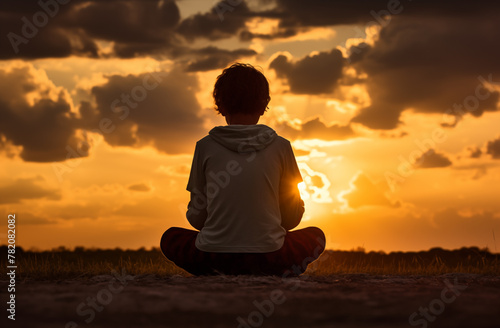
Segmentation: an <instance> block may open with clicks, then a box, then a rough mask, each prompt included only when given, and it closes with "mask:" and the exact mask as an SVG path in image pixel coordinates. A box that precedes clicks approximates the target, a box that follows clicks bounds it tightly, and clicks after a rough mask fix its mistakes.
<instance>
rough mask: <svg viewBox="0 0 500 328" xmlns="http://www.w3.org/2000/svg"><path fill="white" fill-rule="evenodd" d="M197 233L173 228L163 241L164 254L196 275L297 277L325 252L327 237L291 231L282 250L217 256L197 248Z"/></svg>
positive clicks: (309, 231) (315, 231)
mask: <svg viewBox="0 0 500 328" xmlns="http://www.w3.org/2000/svg"><path fill="white" fill-rule="evenodd" d="M197 235H198V231H194V230H188V229H184V228H176V227H174V228H170V229H168V230H167V231H165V233H164V234H163V236H162V237H161V242H160V247H161V251H162V252H163V254H164V255H165V256H166V257H167V258H168V259H169V260H171V261H172V262H174V263H175V264H176V265H177V266H179V267H181V268H183V269H184V270H186V271H187V272H189V273H191V274H194V275H215V274H227V275H240V274H253V275H278V276H282V277H288V276H298V275H300V274H301V273H304V271H306V269H307V266H308V265H309V263H311V262H312V261H314V260H316V259H317V258H318V257H319V256H320V254H321V253H322V252H323V251H324V250H325V243H326V239H325V235H324V233H323V231H321V230H320V229H319V228H316V227H308V228H304V229H300V230H295V231H288V232H287V234H286V236H285V242H284V244H283V247H281V248H280V249H279V250H277V251H274V252H270V253H214V252H204V251H200V250H199V249H198V248H196V246H195V240H196V236H197Z"/></svg>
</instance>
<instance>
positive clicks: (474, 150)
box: [467, 146, 483, 158]
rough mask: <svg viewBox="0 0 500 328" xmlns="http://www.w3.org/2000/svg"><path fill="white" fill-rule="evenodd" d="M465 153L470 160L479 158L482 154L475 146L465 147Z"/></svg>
mask: <svg viewBox="0 0 500 328" xmlns="http://www.w3.org/2000/svg"><path fill="white" fill-rule="evenodd" d="M467 152H468V154H469V157H470V158H479V157H481V155H482V154H483V152H482V151H481V149H480V148H479V147H477V146H472V147H467Z"/></svg>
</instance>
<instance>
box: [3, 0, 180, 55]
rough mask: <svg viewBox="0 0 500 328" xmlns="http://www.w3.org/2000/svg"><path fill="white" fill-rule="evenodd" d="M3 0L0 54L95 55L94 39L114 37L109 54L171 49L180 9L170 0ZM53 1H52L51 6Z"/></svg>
mask: <svg viewBox="0 0 500 328" xmlns="http://www.w3.org/2000/svg"><path fill="white" fill-rule="evenodd" d="M27 3H28V2H25V1H18V4H13V1H7V3H6V2H5V1H4V2H2V4H1V5H0V18H1V19H0V30H2V31H7V32H6V34H7V37H5V38H3V37H2V38H1V39H0V59H10V58H46V57H68V56H71V55H76V56H86V57H98V56H100V55H101V54H100V53H99V48H98V45H97V42H98V41H109V42H113V46H114V53H113V55H116V56H119V57H133V56H135V55H148V54H152V55H154V54H161V53H167V54H168V53H169V51H171V49H170V48H172V47H174V46H175V45H176V36H175V32H174V29H175V28H176V27H177V25H178V24H179V21H180V13H179V9H178V7H177V5H176V4H175V2H174V1H168V0H167V1H157V0H147V1H140V0H110V1H98V0H73V1H71V2H69V3H67V4H65V5H59V4H58V2H57V1H41V3H44V4H47V3H48V5H44V6H40V5H39V4H38V1H37V2H31V3H30V4H27ZM54 4H55V5H54Z"/></svg>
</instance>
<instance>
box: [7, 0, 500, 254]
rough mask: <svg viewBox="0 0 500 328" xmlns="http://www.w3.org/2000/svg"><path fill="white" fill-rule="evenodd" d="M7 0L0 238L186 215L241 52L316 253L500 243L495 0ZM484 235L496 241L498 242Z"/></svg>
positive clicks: (153, 241) (133, 240) (131, 235)
mask: <svg viewBox="0 0 500 328" xmlns="http://www.w3.org/2000/svg"><path fill="white" fill-rule="evenodd" d="M437 3H438V4H436V2H435V1H430V0H414V1H410V0H404V1H401V2H399V1H392V0H391V1H387V0H385V1H379V0H373V1H367V0H366V1H321V0H313V1H302V0H261V1H259V0H256V1H250V0H247V1H239V0H226V1H225V2H219V3H218V2H216V1H205V0H183V1H177V2H172V1H153V0H151V1H139V0H135V1H120V0H116V1H115V0H109V1H97V0H94V1H85V0H73V1H67V0H65V1H63V0H59V2H58V1H56V0H42V1H40V2H38V1H2V2H1V4H0V163H1V164H0V214H1V215H2V217H4V218H5V220H4V224H3V225H2V227H1V230H0V237H1V239H0V244H6V242H7V241H6V233H5V232H6V229H7V227H6V226H7V224H6V221H7V220H6V218H7V215H8V214H11V213H15V214H16V218H17V229H16V234H17V245H19V246H22V247H24V248H28V249H29V248H38V249H50V248H53V247H58V246H61V245H62V246H65V247H69V248H72V247H75V246H85V247H104V248H114V247H121V248H138V247H143V246H144V247H147V248H149V247H152V246H155V247H158V246H159V239H160V237H161V235H162V233H163V231H164V230H166V229H167V228H169V227H171V226H181V227H186V228H188V227H189V224H188V222H187V221H186V218H185V211H186V207H187V202H188V200H189V193H188V192H187V191H186V185H187V179H188V175H189V169H190V165H191V161H192V155H193V151H194V146H195V142H196V141H197V140H198V139H200V138H202V137H204V136H205V135H206V134H207V133H208V131H209V130H210V129H211V128H212V127H213V126H216V125H225V122H224V120H223V118H222V117H221V116H220V115H219V116H218V115H217V114H216V112H215V111H214V109H213V99H212V97H211V92H212V89H213V84H214V81H215V78H216V77H217V76H218V75H219V74H220V72H221V70H222V69H223V68H225V67H227V66H229V65H230V64H231V63H234V62H245V63H251V64H253V65H254V66H257V67H259V68H260V69H261V70H262V72H263V73H264V74H265V75H266V77H267V78H268V80H269V82H270V87H271V102H270V104H269V109H268V111H267V113H265V115H264V116H263V117H262V119H261V121H260V123H263V124H267V125H269V126H270V127H272V128H274V129H275V130H276V131H277V132H278V134H280V135H282V136H283V137H285V138H288V139H289V140H290V141H291V142H292V145H293V148H294V152H295V155H296V158H297V162H298V164H299V168H300V169H301V173H302V176H303V178H304V182H305V184H304V185H301V186H300V188H301V193H302V196H303V199H304V200H305V204H306V212H305V215H304V219H303V221H302V223H301V224H300V226H299V228H301V227H306V226H309V225H314V226H318V227H320V228H321V229H323V230H324V231H325V233H326V236H327V248H331V249H346V250H349V249H353V248H356V247H364V248H365V249H366V250H376V251H378V250H384V251H396V250H401V251H409V250H414V251H418V250H427V249H429V248H431V247H443V248H459V247H463V246H478V247H488V248H489V249H490V250H491V251H493V252H500V111H499V109H500V98H499V95H500V62H499V58H500V45H499V42H498V40H500V20H499V19H498V17H499V12H500V3H498V2H494V1H476V2H459V1H451V0H449V1H448V0H447V1H439V2H437ZM495 236H496V238H497V239H498V240H495Z"/></svg>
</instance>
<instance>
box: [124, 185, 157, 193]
mask: <svg viewBox="0 0 500 328" xmlns="http://www.w3.org/2000/svg"><path fill="white" fill-rule="evenodd" d="M128 190H132V191H143V192H148V191H150V190H151V187H150V186H148V185H147V184H145V183H136V184H133V185H130V186H128Z"/></svg>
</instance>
